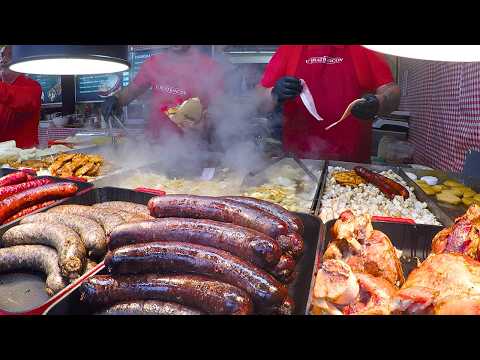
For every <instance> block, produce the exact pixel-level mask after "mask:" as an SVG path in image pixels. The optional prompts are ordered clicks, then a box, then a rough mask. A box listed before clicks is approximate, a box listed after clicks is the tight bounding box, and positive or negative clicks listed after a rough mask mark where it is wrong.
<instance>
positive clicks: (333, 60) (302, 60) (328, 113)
mask: <svg viewBox="0 0 480 360" xmlns="http://www.w3.org/2000/svg"><path fill="white" fill-rule="evenodd" d="M300 79H303V80H304V81H305V83H306V85H307V86H308V88H309V90H310V92H311V94H312V97H313V99H314V102H315V107H316V109H317V113H318V114H319V115H320V117H322V118H323V119H324V120H323V121H318V120H317V119H315V118H314V117H313V116H312V115H311V114H310V112H309V111H308V110H307V108H306V107H305V105H304V104H303V102H302V100H301V98H300V96H299V95H300V93H301V92H302V84H301V82H300ZM258 89H259V93H260V95H261V96H262V100H263V101H262V103H263V108H264V110H265V111H272V110H273V109H274V107H275V106H282V107H283V115H284V120H283V135H282V136H283V147H284V149H285V150H286V151H288V152H293V153H294V154H296V155H297V156H299V157H302V158H310V159H330V160H342V161H352V162H369V160H370V152H371V147H372V129H371V126H372V122H371V121H369V120H372V119H373V118H374V117H375V116H376V115H378V114H388V113H390V112H392V111H394V110H395V109H396V108H397V107H398V104H399V101H400V90H399V88H398V86H397V85H396V84H395V83H394V81H393V77H392V73H391V71H390V67H389V65H388V63H387V62H386V60H385V58H384V57H383V56H382V55H380V54H378V53H375V52H373V51H370V50H368V49H366V48H364V47H363V46H360V45H284V46H280V47H279V49H278V50H277V52H276V53H275V54H274V56H273V57H272V59H271V60H270V63H269V64H268V65H267V68H266V70H265V73H264V75H263V78H262V80H261V83H260V86H259V87H258ZM359 98H361V99H362V100H361V101H359V102H357V103H356V104H355V105H354V107H353V108H352V110H351V115H350V116H348V117H347V118H346V119H345V120H344V121H342V122H340V123H339V124H338V125H336V126H334V127H332V128H331V129H329V130H325V128H326V127H327V126H328V125H330V124H332V123H334V122H336V121H337V120H339V119H340V117H341V116H342V115H343V113H344V111H345V110H346V108H347V107H348V105H349V104H350V103H351V102H352V101H354V100H356V99H359Z"/></svg>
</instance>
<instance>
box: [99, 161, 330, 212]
mask: <svg viewBox="0 0 480 360" xmlns="http://www.w3.org/2000/svg"><path fill="white" fill-rule="evenodd" d="M284 160H288V158H286V159H284ZM301 160H302V161H303V162H304V163H305V165H306V166H307V167H308V168H309V169H310V170H312V169H314V170H319V169H321V171H322V172H321V175H320V179H319V182H318V184H317V185H316V190H315V195H314V197H313V199H312V203H311V206H310V209H309V210H308V211H306V213H310V214H314V212H315V209H316V206H317V201H318V199H319V194H320V184H321V182H322V179H323V176H324V174H325V171H326V161H324V160H310V159H301ZM282 161H283V160H282ZM292 163H293V164H295V163H294V162H293V160H292ZM278 164H281V161H280V162H279V163H278ZM214 166H215V164H212V163H210V164H198V166H197V167H196V168H191V167H188V169H182V168H176V169H170V170H168V171H167V170H166V169H165V168H164V167H163V166H162V164H161V163H153V164H149V165H146V166H140V167H138V168H135V169H122V170H119V171H116V172H115V173H113V174H109V175H105V176H102V177H99V178H97V179H95V180H94V181H93V184H94V185H95V186H96V187H108V186H114V187H119V182H120V181H121V180H123V179H124V178H125V177H126V176H130V175H131V174H132V172H133V171H145V172H152V171H153V172H155V171H159V172H161V173H166V172H167V175H171V176H172V177H173V176H177V177H185V178H198V177H199V176H200V175H201V171H202V169H203V168H204V167H214ZM255 178H256V181H257V182H258V183H259V184H261V183H262V181H263V178H262V173H260V174H258V175H256V176H255ZM223 195H225V196H227V195H236V194H228V193H225V194H223Z"/></svg>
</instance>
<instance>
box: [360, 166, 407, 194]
mask: <svg viewBox="0 0 480 360" xmlns="http://www.w3.org/2000/svg"><path fill="white" fill-rule="evenodd" d="M354 170H355V172H356V173H357V175H359V176H361V177H362V178H363V179H364V180H365V181H367V182H369V183H372V184H373V185H375V186H376V187H378V188H379V189H380V191H381V192H382V193H384V194H385V195H386V196H387V197H388V198H389V199H390V200H392V199H393V198H394V197H395V195H400V196H402V197H403V198H404V199H408V197H409V196H410V193H409V192H408V190H407V189H406V188H405V187H403V186H402V185H401V184H399V183H397V182H396V181H394V180H392V179H389V178H387V177H385V176H383V175H380V174H378V173H375V172H373V171H370V170H368V169H365V168H364V167H361V166H356V167H355V168H354Z"/></svg>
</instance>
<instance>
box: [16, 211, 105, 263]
mask: <svg viewBox="0 0 480 360" xmlns="http://www.w3.org/2000/svg"><path fill="white" fill-rule="evenodd" d="M28 223H52V224H61V225H65V226H67V227H69V228H70V229H72V230H73V231H75V232H76V233H77V234H78V235H80V238H81V239H82V241H83V243H84V244H85V247H86V248H87V250H88V251H89V255H90V256H92V257H94V258H99V257H101V256H103V255H105V252H106V247H107V244H106V243H107V241H106V238H105V232H104V231H103V229H102V227H101V226H100V225H99V224H98V223H97V222H96V221H94V220H92V219H89V218H86V217H83V216H78V215H71V214H69V215H64V214H58V213H39V214H34V215H30V216H27V217H26V218H25V219H23V220H22V221H20V224H28Z"/></svg>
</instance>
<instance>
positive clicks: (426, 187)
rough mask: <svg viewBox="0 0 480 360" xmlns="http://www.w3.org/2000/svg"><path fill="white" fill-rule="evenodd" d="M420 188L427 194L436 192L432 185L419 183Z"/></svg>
mask: <svg viewBox="0 0 480 360" xmlns="http://www.w3.org/2000/svg"><path fill="white" fill-rule="evenodd" d="M420 189H422V190H423V192H424V193H425V194H427V195H429V196H431V195H435V194H436V193H437V191H435V190H434V189H433V187H432V186H429V185H421V186H420Z"/></svg>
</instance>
